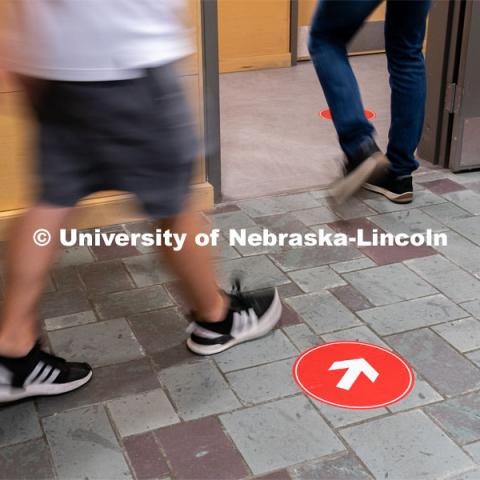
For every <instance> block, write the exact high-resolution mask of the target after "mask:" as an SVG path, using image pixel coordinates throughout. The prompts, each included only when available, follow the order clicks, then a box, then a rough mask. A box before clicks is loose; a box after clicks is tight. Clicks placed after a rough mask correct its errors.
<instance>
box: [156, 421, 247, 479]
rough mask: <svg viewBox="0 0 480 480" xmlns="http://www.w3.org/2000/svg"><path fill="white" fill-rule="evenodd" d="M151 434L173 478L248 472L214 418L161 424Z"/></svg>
mask: <svg viewBox="0 0 480 480" xmlns="http://www.w3.org/2000/svg"><path fill="white" fill-rule="evenodd" d="M155 436H156V437H157V439H158V441H159V443H160V444H161V446H162V448H163V451H164V452H165V455H166V457H167V458H168V460H169V463H170V465H171V466H172V473H173V474H174V475H175V478H178V479H182V480H199V479H205V480H206V479H218V480H220V479H222V480H238V479H240V478H245V477H246V476H247V475H248V472H247V469H246V467H245V463H244V462H243V460H242V457H241V456H240V454H239V453H238V451H237V450H236V449H235V448H234V446H233V445H232V442H231V441H230V440H229V439H228V438H227V436H226V435H225V433H224V431H223V430H222V426H221V424H220V422H219V421H218V419H217V418H215V417H209V418H202V419H200V420H195V421H191V422H184V423H179V424H177V425H172V426H170V427H165V428H162V429H160V430H157V432H155Z"/></svg>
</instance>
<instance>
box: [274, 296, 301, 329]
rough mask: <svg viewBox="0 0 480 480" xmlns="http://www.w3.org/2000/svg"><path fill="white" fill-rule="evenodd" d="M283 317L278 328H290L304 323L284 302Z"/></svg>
mask: <svg viewBox="0 0 480 480" xmlns="http://www.w3.org/2000/svg"><path fill="white" fill-rule="evenodd" d="M282 307H283V309H282V316H281V318H280V321H279V322H278V324H277V328H282V327H288V326H290V325H298V324H299V323H303V320H302V319H301V318H300V316H299V315H298V314H297V312H295V310H293V308H291V307H290V306H289V305H287V304H286V303H284V302H282Z"/></svg>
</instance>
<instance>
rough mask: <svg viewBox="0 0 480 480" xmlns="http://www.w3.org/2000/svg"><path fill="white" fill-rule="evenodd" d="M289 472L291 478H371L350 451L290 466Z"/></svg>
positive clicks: (347, 479) (369, 479)
mask: <svg viewBox="0 0 480 480" xmlns="http://www.w3.org/2000/svg"><path fill="white" fill-rule="evenodd" d="M290 472H291V477H292V480H313V479H318V480H373V477H372V476H371V475H370V474H369V473H368V472H367V471H366V470H365V467H364V466H363V465H362V464H361V463H360V461H359V460H358V459H357V458H355V456H354V455H353V454H351V453H349V454H347V455H342V456H339V457H336V458H333V459H328V460H320V461H317V462H311V463H307V464H305V465H300V466H298V467H292V468H291V470H290Z"/></svg>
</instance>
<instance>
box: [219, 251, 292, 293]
mask: <svg viewBox="0 0 480 480" xmlns="http://www.w3.org/2000/svg"><path fill="white" fill-rule="evenodd" d="M218 270H219V274H220V280H219V282H220V286H221V287H222V288H224V289H225V290H230V288H231V281H232V277H233V276H235V275H240V276H241V278H242V288H243V289H244V290H245V291H249V290H257V289H262V288H268V287H272V286H279V285H284V284H286V283H290V279H289V278H288V277H287V276H286V275H285V274H284V273H283V272H282V271H281V270H280V269H279V268H278V267H276V266H275V265H274V264H273V263H272V262H271V261H270V259H268V258H267V257H266V256H264V255H258V256H257V255H256V256H254V257H245V258H237V259H234V260H228V261H226V262H221V263H220V264H219V265H218Z"/></svg>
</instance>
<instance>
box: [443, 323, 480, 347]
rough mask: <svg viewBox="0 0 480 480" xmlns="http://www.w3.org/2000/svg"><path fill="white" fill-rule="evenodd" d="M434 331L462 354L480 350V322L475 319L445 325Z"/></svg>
mask: <svg viewBox="0 0 480 480" xmlns="http://www.w3.org/2000/svg"><path fill="white" fill-rule="evenodd" d="M433 329H434V330H435V331H436V332H437V333H438V334H439V335H441V336H442V337H443V338H444V339H445V340H446V341H447V342H449V343H451V344H452V345H453V346H454V347H455V348H456V349H457V350H460V351H461V352H468V351H469V350H474V349H477V348H480V322H479V321H478V320H475V319H474V318H463V319H461V320H455V321H454V322H447V323H443V324H442V325H437V326H436V327H433Z"/></svg>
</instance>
